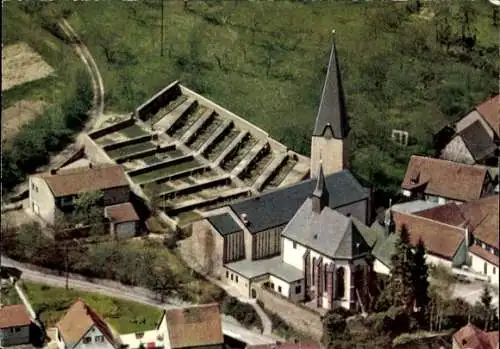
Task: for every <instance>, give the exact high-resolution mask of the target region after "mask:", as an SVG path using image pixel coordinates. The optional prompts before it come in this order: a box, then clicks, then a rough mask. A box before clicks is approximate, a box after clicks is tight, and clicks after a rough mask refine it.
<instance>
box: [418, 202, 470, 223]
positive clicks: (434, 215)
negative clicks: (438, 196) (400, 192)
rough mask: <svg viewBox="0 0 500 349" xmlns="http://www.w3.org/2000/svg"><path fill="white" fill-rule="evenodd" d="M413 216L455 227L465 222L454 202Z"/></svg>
mask: <svg viewBox="0 0 500 349" xmlns="http://www.w3.org/2000/svg"><path fill="white" fill-rule="evenodd" d="M415 215H417V216H420V217H425V218H429V219H432V220H433V221H438V222H442V223H446V224H450V225H455V226H459V225H460V224H462V223H464V222H465V221H466V219H465V217H464V216H463V214H462V211H461V210H460V206H459V205H457V204H456V203H455V202H449V203H447V204H445V205H441V206H436V207H433V208H429V209H427V210H423V211H420V212H416V213H415Z"/></svg>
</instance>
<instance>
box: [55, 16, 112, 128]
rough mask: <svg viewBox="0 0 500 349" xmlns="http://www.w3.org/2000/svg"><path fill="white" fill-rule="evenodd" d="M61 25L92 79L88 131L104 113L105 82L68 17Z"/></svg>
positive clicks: (96, 124) (97, 122)
mask: <svg viewBox="0 0 500 349" xmlns="http://www.w3.org/2000/svg"><path fill="white" fill-rule="evenodd" d="M59 26H60V27H61V29H62V30H63V31H64V33H65V34H66V35H67V36H68V37H69V39H70V42H71V45H72V47H73V49H74V50H75V51H76V54H77V55H78V56H79V57H80V59H81V60H82V62H83V64H85V67H86V69H87V71H88V73H89V75H90V78H91V79H92V89H93V91H94V99H93V101H92V105H93V107H92V109H91V110H90V111H89V119H88V121H87V123H86V125H85V128H84V131H88V130H90V129H91V128H93V127H94V126H98V124H99V119H100V118H101V116H102V115H103V113H104V83H103V80H102V76H101V72H100V71H99V68H98V67H97V64H96V62H95V60H94V57H92V54H91V53H90V51H89V49H88V48H87V46H86V45H85V44H84V43H83V41H82V40H81V38H80V36H79V35H78V34H77V33H76V32H75V30H74V29H73V28H72V27H71V25H70V24H69V23H68V21H67V20H66V19H63V20H62V21H61V22H60V23H59Z"/></svg>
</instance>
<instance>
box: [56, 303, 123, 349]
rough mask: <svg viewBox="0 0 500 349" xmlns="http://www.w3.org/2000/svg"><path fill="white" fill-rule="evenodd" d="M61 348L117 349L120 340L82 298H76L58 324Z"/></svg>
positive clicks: (57, 333)
mask: <svg viewBox="0 0 500 349" xmlns="http://www.w3.org/2000/svg"><path fill="white" fill-rule="evenodd" d="M56 343H57V346H58V347H59V349H115V348H119V347H120V341H119V340H118V339H117V337H115V335H114V333H113V331H112V330H111V329H110V328H109V326H108V324H107V323H106V322H105V321H104V320H103V319H102V317H101V316H100V315H99V314H97V313H96V312H95V311H94V310H93V309H92V308H90V307H89V306H88V305H87V304H86V303H85V302H84V301H83V300H82V299H80V298H79V299H78V300H76V302H75V303H73V305H72V306H71V307H70V308H69V309H68V311H67V312H66V314H64V316H63V317H62V319H61V320H60V321H59V322H58V323H57V325H56Z"/></svg>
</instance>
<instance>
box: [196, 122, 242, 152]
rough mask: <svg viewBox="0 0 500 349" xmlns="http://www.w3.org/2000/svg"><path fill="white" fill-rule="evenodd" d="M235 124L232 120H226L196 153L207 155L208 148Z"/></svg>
mask: <svg viewBox="0 0 500 349" xmlns="http://www.w3.org/2000/svg"><path fill="white" fill-rule="evenodd" d="M232 124H233V122H232V121H231V120H224V122H223V123H222V125H221V126H219V128H218V129H217V130H216V131H215V132H214V133H213V134H212V135H211V136H210V137H208V139H207V140H206V142H205V143H204V144H203V145H202V146H201V147H200V149H198V151H197V152H196V154H197V155H199V154H203V153H205V151H206V150H207V148H208V147H209V146H210V145H211V144H212V143H213V142H214V141H215V140H216V139H217V138H218V137H220V136H221V135H222V134H223V133H224V132H225V131H226V130H227V129H228V128H229V127H230V126H231V125H232Z"/></svg>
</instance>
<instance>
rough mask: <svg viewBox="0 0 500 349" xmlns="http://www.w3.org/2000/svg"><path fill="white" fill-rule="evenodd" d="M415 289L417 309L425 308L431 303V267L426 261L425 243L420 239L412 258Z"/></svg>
mask: <svg viewBox="0 0 500 349" xmlns="http://www.w3.org/2000/svg"><path fill="white" fill-rule="evenodd" d="M411 273H412V283H413V290H414V292H415V305H416V307H417V309H419V310H424V309H425V308H426V307H427V305H428V304H429V294H428V290H429V268H428V266H427V263H426V262H425V245H424V242H423V241H422V239H419V240H418V243H417V246H416V250H415V253H413V256H412V260H411Z"/></svg>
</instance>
